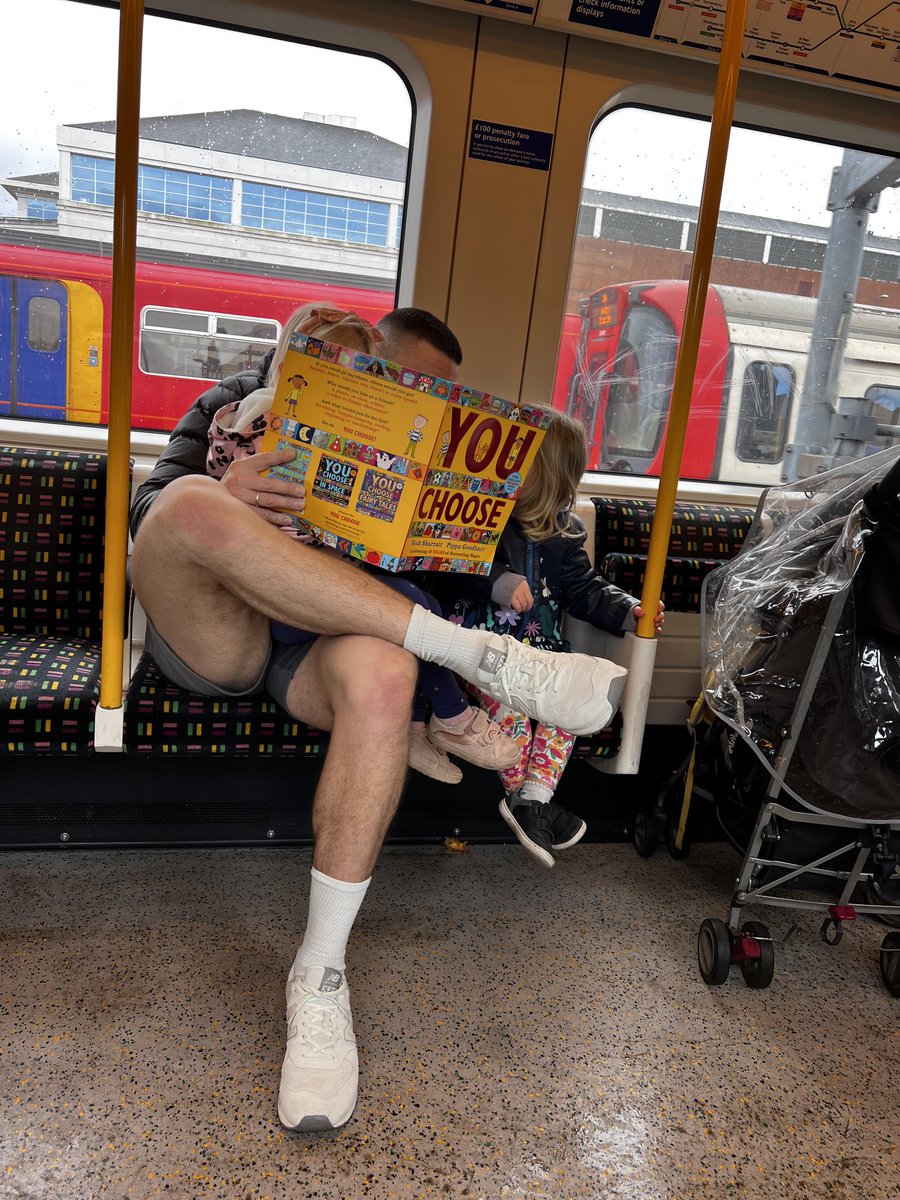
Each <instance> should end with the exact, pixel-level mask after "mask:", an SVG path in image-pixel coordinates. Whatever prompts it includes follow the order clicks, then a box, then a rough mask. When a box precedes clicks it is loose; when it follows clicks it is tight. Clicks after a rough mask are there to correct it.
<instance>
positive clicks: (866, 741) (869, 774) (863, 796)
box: [703, 448, 900, 822]
mask: <svg viewBox="0 0 900 1200" xmlns="http://www.w3.org/2000/svg"><path fill="white" fill-rule="evenodd" d="M898 490H900V450H898V449H896V448H893V449H891V450H886V451H883V452H882V453H880V454H876V455H872V456H871V457H868V458H862V459H854V460H852V461H850V462H848V463H846V464H844V465H841V466H840V467H837V468H835V469H833V470H831V471H829V472H827V473H825V474H822V475H818V476H815V477H813V478H811V479H807V480H802V481H800V482H798V483H796V484H791V485H784V486H781V487H775V488H771V489H770V490H769V491H768V492H766V493H765V494H764V495H763V497H762V498H761V500H760V504H759V508H758V510H757V514H756V519H755V521H754V524H753V527H752V529H751V530H750V533H749V534H748V536H747V539H746V542H745V543H744V547H743V549H742V551H741V553H740V554H739V555H738V556H737V557H736V558H734V559H733V560H731V561H730V562H729V563H728V564H726V565H725V566H724V567H723V568H721V569H720V570H718V571H716V572H714V573H713V574H712V575H710V576H709V577H708V578H707V580H706V583H705V588H704V595H703V653H704V671H705V676H704V698H705V700H706V703H707V704H708V706H709V708H710V709H711V710H712V711H713V712H714V713H715V715H716V716H718V717H720V718H721V719H722V720H723V721H725V722H726V723H727V724H728V725H730V726H731V727H732V728H733V729H735V730H737V731H738V733H739V734H740V735H741V736H742V738H743V739H744V740H745V741H746V743H747V744H748V745H749V746H750V747H751V748H752V749H753V750H754V751H755V753H756V754H757V755H758V756H759V758H760V759H761V761H762V762H763V763H764V765H765V766H766V768H767V770H768V771H769V773H770V774H771V776H773V777H774V778H775V779H777V780H778V781H779V782H780V783H781V785H782V786H783V787H784V789H785V790H786V791H787V792H788V793H789V794H790V795H791V796H792V797H793V798H794V799H795V800H796V801H798V802H799V803H800V804H802V805H804V806H806V807H807V808H809V809H811V810H813V811H814V812H818V813H822V814H833V815H835V816H839V817H846V818H851V819H854V820H859V821H864V822H887V821H896V820H898V819H900V790H898V779H900V499H898Z"/></svg>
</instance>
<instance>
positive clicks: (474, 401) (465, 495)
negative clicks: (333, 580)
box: [260, 333, 550, 575]
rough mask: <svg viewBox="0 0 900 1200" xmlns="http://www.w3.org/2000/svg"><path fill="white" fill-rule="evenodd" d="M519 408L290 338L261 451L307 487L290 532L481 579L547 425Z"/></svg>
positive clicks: (398, 564)
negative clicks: (281, 461)
mask: <svg viewBox="0 0 900 1200" xmlns="http://www.w3.org/2000/svg"><path fill="white" fill-rule="evenodd" d="M549 420H550V418H549V414H548V413H547V411H546V410H545V409H542V408H527V407H523V406H521V405H517V404H513V403H511V402H510V401H508V400H502V399H501V398H500V397H499V396H492V395H490V394H488V393H485V392H479V391H476V390H474V389H473V388H469V387H464V386H463V385H462V384H458V383H451V382H450V381H448V380H446V379H437V378H435V377H434V376H432V375H426V374H423V373H422V372H419V371H415V370H412V369H410V368H407V367H403V366H399V365H397V364H396V363H391V362H386V361H384V360H383V359H380V358H373V357H372V356H371V355H368V354H362V353H360V352H359V351H356V350H348V349H346V348H345V347H343V346H336V345H332V344H330V343H328V342H322V341H320V340H319V339H317V338H312V337H309V336H307V335H306V334H300V333H298V334H295V335H294V337H293V338H292V339H291V344H290V349H289V350H288V352H287V354H286V355H285V360H284V363H283V365H282V369H281V372H280V375H279V380H278V385H277V387H276V389H275V400H274V403H273V407H272V411H271V414H270V416H269V426H268V429H267V430H266V433H265V436H264V438H263V441H262V445H261V447H260V449H261V450H263V451H266V450H284V449H292V450H293V451H294V452H295V453H294V458H293V460H291V461H290V462H288V463H286V464H285V465H283V466H279V467H276V468H273V469H272V470H271V471H270V474H273V475H278V476H279V477H281V478H283V479H290V480H291V481H292V482H295V483H302V484H303V485H304V486H305V488H306V504H305V508H304V509H303V512H302V514H300V513H294V514H293V516H294V519H295V523H296V526H297V529H298V530H299V531H301V532H303V533H312V534H313V535H314V536H315V537H316V538H317V539H318V540H319V541H322V542H324V543H325V544H326V545H329V546H334V547H336V548H337V549H339V550H341V551H342V552H344V553H345V554H349V555H352V556H353V557H354V558H359V559H362V560H364V561H365V562H369V563H373V564H374V565H376V566H380V567H382V568H384V569H386V570H388V571H401V570H402V571H407V570H425V571H461V572H466V573H470V574H480V575H486V574H487V573H488V572H489V570H490V565H491V561H492V559H493V557H494V552H495V550H496V548H497V543H498V541H499V540H500V534H501V533H502V531H503V527H504V526H505V524H506V522H507V520H508V519H509V516H510V514H511V512H512V509H513V505H514V504H515V500H516V497H517V496H518V493H519V489H520V487H521V486H522V481H523V480H524V478H525V476H526V474H527V472H528V469H529V468H530V466H531V464H532V463H533V461H534V457H535V455H536V454H537V451H538V447H539V446H540V444H541V441H542V439H543V436H544V431H545V429H546V428H547V425H548V423H549Z"/></svg>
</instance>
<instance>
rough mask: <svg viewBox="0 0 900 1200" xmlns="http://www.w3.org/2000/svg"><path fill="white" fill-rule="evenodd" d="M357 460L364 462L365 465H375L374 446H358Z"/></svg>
mask: <svg viewBox="0 0 900 1200" xmlns="http://www.w3.org/2000/svg"><path fill="white" fill-rule="evenodd" d="M359 461H360V462H361V463H366V465H367V466H370V467H372V466H374V465H375V447H374V446H360V448H359Z"/></svg>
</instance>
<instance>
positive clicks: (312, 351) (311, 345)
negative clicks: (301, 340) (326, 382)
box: [306, 338, 325, 358]
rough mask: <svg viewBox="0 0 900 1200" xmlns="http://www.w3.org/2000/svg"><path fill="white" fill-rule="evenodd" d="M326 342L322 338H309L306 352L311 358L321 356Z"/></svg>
mask: <svg viewBox="0 0 900 1200" xmlns="http://www.w3.org/2000/svg"><path fill="white" fill-rule="evenodd" d="M324 345H325V343H324V342H323V341H322V340H321V338H309V339H308V341H307V343H306V353H307V354H308V355H309V357H310V358H319V357H320V356H321V354H322V347H323V346H324Z"/></svg>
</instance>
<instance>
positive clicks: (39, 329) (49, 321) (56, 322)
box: [28, 296, 62, 351]
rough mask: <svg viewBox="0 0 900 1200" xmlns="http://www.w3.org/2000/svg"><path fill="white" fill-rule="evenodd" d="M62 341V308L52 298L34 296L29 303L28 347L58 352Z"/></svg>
mask: <svg viewBox="0 0 900 1200" xmlns="http://www.w3.org/2000/svg"><path fill="white" fill-rule="evenodd" d="M61 340H62V307H61V305H60V303H59V301H58V300H54V299H53V297H52V296H32V297H31V298H30V299H29V301H28V347H29V349H31V350H48V351H52V350H58V349H59V347H60V342H61Z"/></svg>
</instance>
